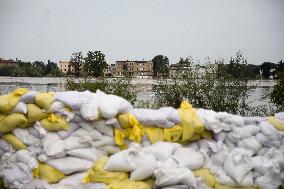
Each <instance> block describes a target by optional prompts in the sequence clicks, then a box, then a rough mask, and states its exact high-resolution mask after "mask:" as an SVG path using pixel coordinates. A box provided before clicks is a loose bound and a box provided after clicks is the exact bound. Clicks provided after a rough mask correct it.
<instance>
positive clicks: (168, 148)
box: [142, 142, 181, 161]
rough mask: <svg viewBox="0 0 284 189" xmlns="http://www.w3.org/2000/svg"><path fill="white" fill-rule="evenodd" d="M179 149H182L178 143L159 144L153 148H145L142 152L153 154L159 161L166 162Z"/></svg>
mask: <svg viewBox="0 0 284 189" xmlns="http://www.w3.org/2000/svg"><path fill="white" fill-rule="evenodd" d="M178 147H181V145H180V144H178V143H170V142H157V143H155V144H153V145H152V146H149V147H146V148H143V149H142V151H145V152H148V153H150V154H153V155H154V156H155V158H156V160H157V161H164V160H166V159H167V158H169V157H171V156H172V155H173V153H174V151H175V150H176V149H177V148H178Z"/></svg>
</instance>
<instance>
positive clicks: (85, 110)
mask: <svg viewBox="0 0 284 189" xmlns="http://www.w3.org/2000/svg"><path fill="white" fill-rule="evenodd" d="M80 112H81V115H82V117H83V118H84V119H85V120H89V121H92V120H95V119H97V118H98V117H99V102H98V99H93V100H92V101H90V102H89V103H87V104H83V105H82V107H81V108H80Z"/></svg>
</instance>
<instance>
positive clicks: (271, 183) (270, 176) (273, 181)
mask: <svg viewBox="0 0 284 189" xmlns="http://www.w3.org/2000/svg"><path fill="white" fill-rule="evenodd" d="M255 184H256V185H257V186H259V187H260V188H261V189H278V188H279V186H280V185H281V184H282V180H281V178H280V177H279V175H278V174H275V173H273V172H267V173H266V174H265V175H264V176H262V177H258V178H257V179H256V180H255Z"/></svg>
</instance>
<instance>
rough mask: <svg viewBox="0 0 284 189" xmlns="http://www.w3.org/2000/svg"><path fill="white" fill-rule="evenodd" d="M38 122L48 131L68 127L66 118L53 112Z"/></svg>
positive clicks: (66, 128)
mask: <svg viewBox="0 0 284 189" xmlns="http://www.w3.org/2000/svg"><path fill="white" fill-rule="evenodd" d="M40 124H41V126H42V127H43V128H45V129H46V130H49V131H60V130H68V128H69V125H68V122H67V121H66V119H64V118H63V117H60V116H57V115H55V114H49V116H48V117H47V118H45V119H42V120H41V121H40Z"/></svg>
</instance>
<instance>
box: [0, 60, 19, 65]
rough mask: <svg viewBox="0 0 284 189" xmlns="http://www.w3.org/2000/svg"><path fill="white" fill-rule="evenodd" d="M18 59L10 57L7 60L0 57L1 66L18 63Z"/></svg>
mask: <svg viewBox="0 0 284 189" xmlns="http://www.w3.org/2000/svg"><path fill="white" fill-rule="evenodd" d="M16 63H17V61H15V60H12V59H9V60H5V59H2V58H0V67H5V66H14V65H16Z"/></svg>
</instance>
